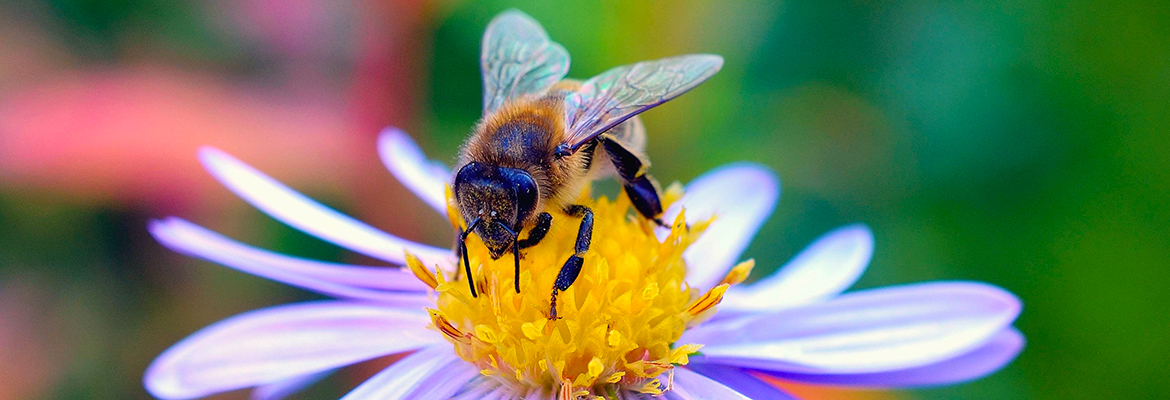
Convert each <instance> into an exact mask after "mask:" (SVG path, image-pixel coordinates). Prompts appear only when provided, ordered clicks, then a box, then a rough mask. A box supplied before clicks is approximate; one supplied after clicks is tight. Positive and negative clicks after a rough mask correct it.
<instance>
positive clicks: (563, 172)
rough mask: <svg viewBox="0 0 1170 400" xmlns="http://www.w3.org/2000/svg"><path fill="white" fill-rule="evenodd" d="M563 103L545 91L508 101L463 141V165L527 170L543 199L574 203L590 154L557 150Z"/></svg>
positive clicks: (562, 132)
mask: <svg viewBox="0 0 1170 400" xmlns="http://www.w3.org/2000/svg"><path fill="white" fill-rule="evenodd" d="M562 105H563V101H562V99H561V97H560V96H545V97H540V98H535V99H530V100H526V101H515V102H512V103H509V104H505V105H504V106H502V107H500V108H499V109H498V110H497V111H496V112H494V113H492V114H490V115H487V116H484V118H483V119H482V120H480V122H479V123H478V124H477V125H476V127H475V130H474V132H473V134H472V135H471V137H469V138H468V140H467V143H466V144H465V145H464V148H463V155H462V159H461V164H467V163H469V162H472V161H475V162H480V163H484V164H488V165H494V166H499V167H508V168H518V169H523V170H525V171H527V172H528V173H529V174H530V175H532V178H533V179H534V180H535V181H536V182H537V183H538V186H539V187H540V199H541V203H542V204H543V203H549V202H551V203H552V204H555V205H558V206H560V205H565V204H568V203H570V202H572V201H573V200H575V199H576V197H577V195H579V194H580V190H581V188H582V187H583V184H584V179H582V178H584V176H585V175H586V168H585V165H586V164H587V163H588V154H586V153H585V152H578V153H577V154H574V155H572V156H570V157H564V158H558V157H556V155H555V154H554V153H555V150H556V146H557V145H559V144H561V143H563V142H564V138H565V126H564V122H563V119H564V115H563V114H564V113H563V106H562ZM542 208H543V207H542Z"/></svg>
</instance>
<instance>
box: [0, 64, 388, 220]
mask: <svg viewBox="0 0 1170 400" xmlns="http://www.w3.org/2000/svg"><path fill="white" fill-rule="evenodd" d="M350 120H351V119H350V118H347V110H346V109H345V108H344V107H343V106H342V101H341V99H332V98H320V97H318V98H307V97H306V96H304V95H298V96H287V95H286V96H282V94H281V93H274V92H272V91H268V92H266V91H264V90H260V89H258V88H250V87H248V86H246V85H231V84H230V83H229V82H227V81H224V80H217V79H214V78H209V77H205V76H201V75H193V74H189V73H185V72H181V71H178V70H175V69H168V68H161V67H134V68H129V69H120V70H110V71H99V72H78V73H67V74H59V75H55V76H54V77H53V78H51V79H49V80H47V81H44V82H42V83H39V84H34V85H26V86H24V87H23V88H22V90H19V91H17V92H14V93H9V94H6V95H5V96H3V97H2V98H0V183H3V184H16V185H28V186H33V187H46V188H53V189H54V190H62V191H65V192H67V193H71V194H78V195H82V196H87V197H89V196H96V197H98V198H103V197H109V196H112V197H115V198H117V199H120V200H147V199H172V200H184V199H186V198H188V197H189V196H191V195H194V194H198V193H201V192H202V191H204V190H206V189H210V188H213V187H214V186H213V185H212V181H211V179H209V178H208V177H207V176H206V174H205V173H204V172H203V171H202V169H201V168H200V166H199V163H198V162H197V160H196V158H195V152H196V149H197V148H198V147H199V146H201V145H206V144H215V145H216V146H217V147H219V148H222V149H224V150H227V151H230V152H232V153H233V154H237V155H238V156H240V157H241V158H242V159H246V160H248V161H249V162H250V163H253V164H254V165H257V166H259V167H262V168H264V170H266V171H269V172H271V173H273V174H274V175H277V176H280V177H281V178H282V179H284V180H286V181H290V183H293V184H296V183H301V182H304V183H308V182H314V181H316V182H330V181H336V180H337V179H338V178H343V179H344V178H347V177H351V176H352V175H353V174H354V171H355V170H356V167H357V165H358V164H360V162H357V161H354V160H356V159H358V158H359V156H358V155H359V154H360V155H361V156H360V157H363V158H369V159H371V160H372V159H373V157H374V156H373V153H372V150H369V149H372V148H373V143H372V142H373V138H372V137H370V135H365V136H364V137H363V136H361V135H356V134H354V132H355V129H354V128H353V124H352V122H350ZM367 141H368V142H370V143H366V142H367ZM366 153H369V154H366ZM365 162H368V161H365ZM217 192H218V190H217Z"/></svg>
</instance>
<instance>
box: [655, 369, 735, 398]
mask: <svg viewBox="0 0 1170 400" xmlns="http://www.w3.org/2000/svg"><path fill="white" fill-rule="evenodd" d="M667 397H668V398H671V397H673V398H678V399H696V400H698V399H703V400H708V399H710V400H722V399H728V400H732V399H736V400H738V399H743V400H751V399H750V398H748V397H747V396H744V395H743V394H741V393H739V392H736V391H735V390H732V389H731V388H729V387H727V386H724V385H723V384H722V383H719V382H716V381H714V380H711V378H708V377H705V376H703V375H699V374H698V373H695V372H693V371H691V370H689V369H686V368H675V369H674V390H671V391H669V392H667Z"/></svg>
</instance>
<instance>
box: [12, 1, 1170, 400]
mask: <svg viewBox="0 0 1170 400" xmlns="http://www.w3.org/2000/svg"><path fill="white" fill-rule="evenodd" d="M509 7H517V8H520V9H522V10H524V11H525V12H527V13H529V14H531V15H532V16H534V17H535V18H536V19H538V20H539V21H541V22H542V23H543V24H544V25H545V27H546V29H547V30H548V31H549V33H550V35H551V36H552V37H553V39H554V40H556V41H559V42H560V43H562V44H564V45H565V47H566V48H567V49H568V50H569V52H570V53H571V54H572V56H573V66H572V69H571V72H570V76H572V77H578V78H584V77H588V76H591V75H593V74H596V73H598V72H601V71H603V70H604V69H606V68H609V67H611V66H615V65H620V64H625V63H630V62H634V61H639V60H643V59H650V58H658V57H664V56H669V55H676V54H682V53H692V52H708V53H717V54H721V55H723V57H724V58H725V59H726V64H725V66H724V68H723V71H722V72H720V73H719V74H718V75H716V76H715V78H713V79H711V80H710V81H709V82H708V83H705V84H703V85H702V86H700V87H699V88H698V89H696V90H695V91H693V92H691V93H690V94H687V95H685V96H683V97H681V98H679V99H678V100H675V101H672V102H671V103H669V104H667V105H665V106H663V107H659V108H657V109H655V110H653V111H651V112H649V113H647V114H645V116H644V120H645V122H646V124H647V126H648V128H649V130H650V133H651V134H650V136H651V138H650V146H649V155H650V157H651V159H652V160H653V161H654V167H653V169H652V172H653V173H654V174H655V175H656V176H657V177H659V179H660V180H662V181H674V180H679V181H683V182H685V181H688V180H690V179H692V178H694V177H695V176H697V175H699V174H701V173H702V172H703V171H706V170H708V169H711V168H713V167H716V166H719V165H721V164H724V163H728V162H732V161H739V160H749V161H755V162H759V163H763V164H766V165H768V166H770V167H771V168H773V169H774V170H776V171H777V172H778V174H779V175H780V177H781V180H782V182H783V185H782V186H783V190H782V193H783V194H782V196H781V200H780V203H779V206H778V207H777V209H776V212H775V213H774V214H773V216H772V217H771V219H770V220H769V221H768V222H767V223H766V224H765V225H764V227H763V229H762V231H761V233H760V234H759V235H758V236H757V237H756V239H755V242H754V243H753V244H752V245H751V247H750V248H749V249H748V251H747V254H746V257H754V258H755V259H756V260H757V265H758V266H759V267H758V268H757V270H756V271H755V272H754V276H756V277H759V276H763V275H765V274H767V273H770V272H771V271H772V270H773V269H774V268H775V267H776V266H779V265H781V264H782V263H783V262H785V260H787V259H788V258H789V257H791V256H792V255H793V254H795V253H796V252H797V251H799V250H800V249H801V248H802V247H803V246H804V245H806V244H807V243H809V242H810V241H812V240H813V239H814V238H816V237H817V236H818V235H820V234H821V233H824V232H826V231H828V230H830V229H832V228H834V227H837V226H839V225H842V224H847V223H851V222H856V221H862V222H865V223H866V224H868V225H869V226H870V227H871V228H872V229H873V230H874V232H875V234H876V238H877V246H876V254H875V255H874V259H873V262H872V264H871V266H870V268H869V269H868V271H867V272H866V273H865V275H864V276H863V277H862V279H861V281H860V282H859V284H858V286H857V287H858V288H867V287H875V286H882V285H888V284H896V283H906V282H916V281H925V280H938V279H966V280H978V281H985V282H989V283H992V284H996V285H999V286H1002V287H1004V288H1006V289H1008V290H1010V291H1012V292H1014V293H1016V294H1018V295H1019V296H1020V297H1021V298H1022V299H1023V302H1024V312H1023V314H1022V315H1021V317H1020V319H1019V321H1018V322H1017V326H1018V327H1020V329H1021V330H1022V331H1023V332H1024V334H1025V335H1026V336H1027V339H1028V345H1027V347H1026V348H1025V350H1024V352H1023V353H1022V355H1021V356H1020V357H1019V359H1017V360H1016V361H1015V362H1014V363H1012V364H1011V365H1009V366H1008V367H1007V368H1005V369H1004V370H1002V371H1000V372H998V373H996V374H994V375H991V376H990V377H987V378H985V379H982V380H979V381H976V382H972V383H968V384H963V385H958V386H953V387H945V388H931V389H920V390H912V391H906V392H899V393H897V396H899V397H905V398H920V399H936V398H939V399H941V398H970V399H1003V398H1037V399H1061V400H1064V399H1070V398H1077V399H1079V398H1086V399H1088V398H1127V399H1128V398H1134V399H1136V398H1164V397H1165V393H1166V392H1167V391H1170V379H1167V376H1170V340H1168V339H1170V333H1168V332H1170V329H1168V328H1170V326H1168V325H1170V324H1168V321H1170V312H1168V311H1167V309H1168V307H1167V304H1170V290H1167V289H1166V286H1167V284H1168V283H1170V279H1168V276H1170V272H1168V271H1170V268H1168V267H1170V265H1168V264H1170V263H1168V262H1167V260H1170V236H1168V235H1167V229H1168V228H1170V207H1168V206H1170V201H1167V200H1168V196H1167V193H1170V174H1168V171H1170V140H1168V139H1167V138H1166V135H1165V133H1166V129H1165V128H1164V127H1165V126H1166V125H1167V124H1168V123H1170V5H1167V4H1166V3H1165V2H1159V1H1145V2H1143V1H1133V2H1109V1H1103V0H1101V1H1071V2H1038V1H986V2H969V1H968V2H932V1H901V2H877V1H795V0H793V1H785V2H760V1H737V2H700V1H657V2H617V1H598V2H593V1H590V2H571V3H570V2H546V1H520V2H507V1H489V2H463V1H434V2H428V1H404V2H371V1H360V0H348V1H341V2H333V1H327V0H292V1H276V0H243V1H210V2H203V1H193V2H172V1H162V0H47V1H31V0H11V1H6V2H4V3H2V4H0V399H24V398H47V399H88V398H148V396H147V394H146V393H145V391H144V390H143V389H142V388H141V384H140V379H141V373H142V371H143V369H144V368H145V366H146V365H147V364H148V363H149V362H150V360H151V359H152V358H153V357H154V356H155V355H157V354H158V353H159V352H161V351H162V350H163V349H165V348H166V347H167V346H169V345H170V344H172V343H174V342H175V341H177V340H179V339H181V338H182V337H184V336H185V335H187V334H189V333H191V332H193V331H194V330H196V329H198V328H199V327H202V326H204V325H206V324H209V323H211V322H214V321H216V320H218V319H221V318H223V317H226V316H229V315H232V314H235V313H238V312H241V311H244V310H248V309H252V308H256V307H260V306H265V305H272V304H280V303H287V302H290V301H297V300H304V299H311V298H314V296H313V295H311V294H307V293H305V292H302V291H299V290H296V289H292V288H289V287H285V286H282V285H279V284H275V283H271V282H267V281H264V280H262V279H260V278H256V277H251V276H247V275H245V274H242V273H238V272H235V271H231V270H228V269H226V268H221V267H218V266H213V265H211V264H208V263H203V262H198V261H194V260H190V259H187V258H184V257H181V256H178V255H174V254H170V253H169V252H167V251H165V250H164V249H162V248H161V246H159V245H157V244H156V243H154V242H153V240H152V239H151V238H150V237H149V236H148V235H147V234H146V232H145V230H144V226H145V224H146V221H148V220H149V219H150V218H157V217H162V216H166V215H172V214H174V215H181V216H184V217H186V218H189V219H192V220H194V221H196V222H198V223H201V224H204V225H207V226H210V227H212V228H215V229H217V230H220V231H222V232H225V233H227V234H229V235H230V236H233V237H236V238H240V239H242V240H244V241H246V242H249V243H253V244H257V245H261V246H265V247H268V248H272V249H276V250H280V251H284V252H288V253H292V254H298V255H304V256H310V257H314V258H318V259H324V260H340V261H346V262H372V261H370V260H366V259H363V258H361V257H359V256H356V255H353V254H350V253H347V252H343V251H340V250H338V249H336V248H334V247H331V246H329V245H327V244H324V243H322V242H320V241H318V240H316V239H312V238H309V237H307V236H305V235H303V234H300V233H297V232H295V231H293V230H292V229H290V228H288V227H285V226H283V225H281V224H279V223H277V222H274V221H272V220H271V219H268V218H266V217H264V216H263V215H261V214H260V213H259V212H257V211H255V210H252V209H250V208H249V207H247V206H246V205H245V204H244V203H243V202H242V201H240V200H237V199H234V198H232V197H231V196H230V195H229V194H228V193H227V191H226V190H224V189H222V188H220V187H218V186H217V185H216V184H215V183H214V182H213V181H212V180H211V179H210V178H209V177H207V176H206V175H205V174H203V173H202V172H201V171H200V170H199V167H198V164H197V162H196V160H195V157H194V151H195V149H196V148H197V146H198V145H201V144H209V145H214V146H217V147H220V148H223V149H225V150H227V151H229V152H231V153H233V154H236V155H238V156H239V157H240V158H241V159H243V160H245V161H246V162H249V163H251V164H253V165H255V166H256V167H258V168H260V169H261V170H264V171H266V172H269V173H271V174H272V175H274V176H275V177H276V178H278V179H280V180H283V181H285V182H287V183H289V184H290V185H292V186H293V187H295V188H297V189H300V190H303V191H305V192H307V193H308V194H309V195H311V196H313V197H315V198H318V199H321V200H323V201H324V202H326V203H328V204H330V205H333V206H335V207H337V208H339V209H341V210H343V211H344V212H347V213H350V214H352V215H356V216H358V217H359V218H361V219H365V220H368V221H372V222H373V223H374V224H375V225H377V226H379V227H383V228H386V229H388V230H390V231H391V232H394V233H397V234H400V235H402V236H405V237H408V238H411V239H417V240H428V241H430V242H432V243H436V244H445V243H448V240H449V239H448V236H447V235H449V232H448V229H449V228H448V227H447V225H446V223H445V222H444V220H443V219H442V218H440V217H438V216H432V215H431V213H429V212H428V211H426V207H425V206H424V205H423V204H422V203H421V202H420V201H418V200H415V199H413V198H412V197H411V196H410V195H409V194H408V193H407V192H406V191H405V189H403V188H402V187H401V186H400V185H399V184H398V183H396V182H394V181H393V179H392V178H390V177H389V175H388V174H387V173H386V172H385V171H384V170H383V169H381V167H380V165H379V163H378V160H377V156H376V153H375V151H374V139H375V137H376V134H377V132H378V130H379V129H380V128H381V127H382V126H385V125H390V124H393V125H397V126H401V127H404V128H406V129H408V131H410V132H411V133H412V135H413V136H414V137H415V138H416V139H417V140H418V141H419V142H420V144H421V145H422V146H423V148H424V149H425V150H426V151H427V152H428V154H430V155H432V156H433V157H435V158H438V159H441V160H446V161H450V160H452V159H453V158H454V156H455V154H456V149H457V147H458V146H459V144H460V143H461V141H462V140H463V138H464V137H465V135H466V134H467V133H468V132H469V129H470V127H471V125H472V124H473V123H474V122H475V120H476V118H477V117H478V114H479V110H480V99H481V97H480V82H479V75H478V63H477V57H478V46H479V38H480V35H481V34H482V32H483V29H484V26H485V25H486V24H487V22H488V20H489V19H490V18H491V17H492V16H493V15H495V14H496V13H498V12H499V11H501V10H504V9H506V8H509ZM613 187H614V186H610V188H611V190H612V188H613ZM381 362H382V363H383V364H384V362H385V361H384V360H383V361H381ZM378 363H379V362H373V363H367V364H364V365H362V366H359V367H358V368H356V369H354V370H353V371H350V372H346V373H343V374H339V375H337V376H334V377H332V378H329V379H327V380H326V381H325V382H323V383H322V384H321V385H318V386H316V387H314V388H313V389H311V390H310V391H308V392H306V393H304V394H302V395H301V397H300V398H335V397H337V396H338V395H340V394H342V393H344V392H345V391H346V390H347V389H348V388H350V387H352V386H353V385H355V384H356V383H357V382H360V380H361V379H362V378H363V377H364V376H367V375H369V374H370V373H372V372H373V371H376V370H377V368H378V366H379V364H378ZM809 396H811V397H817V396H830V397H835V396H839V397H850V398H874V397H881V396H886V395H885V394H879V393H870V392H836V391H830V392H816V391H814V392H809ZM222 397H223V398H242V397H246V394H245V393H233V394H228V395H225V396H222Z"/></svg>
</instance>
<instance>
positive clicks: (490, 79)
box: [479, 10, 569, 114]
mask: <svg viewBox="0 0 1170 400" xmlns="http://www.w3.org/2000/svg"><path fill="white" fill-rule="evenodd" d="M481 51H482V52H481V53H480V57H479V64H480V68H481V69H482V70H483V112H484V113H485V114H486V113H488V112H491V111H495V110H496V109H497V108H500V106H501V105H503V104H504V103H505V102H507V101H508V100H511V99H514V98H517V97H520V96H523V95H526V94H532V93H540V92H542V91H544V90H545V89H548V87H549V86H552V85H553V84H554V83H557V81H559V80H561V79H562V78H564V77H565V74H566V73H568V72H569V52H567V51H565V48H564V47H561V45H559V44H557V43H556V42H553V41H551V40H549V38H548V34H547V33H545V32H544V28H541V27H540V23H538V22H536V20H534V19H532V17H529V16H528V15H526V14H524V13H522V12H520V11H517V10H509V11H505V12H503V13H502V14H500V15H499V16H496V17H495V18H494V19H492V22H491V23H490V24H488V28H487V32H485V33H484V35H483V44H482V50H481Z"/></svg>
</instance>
